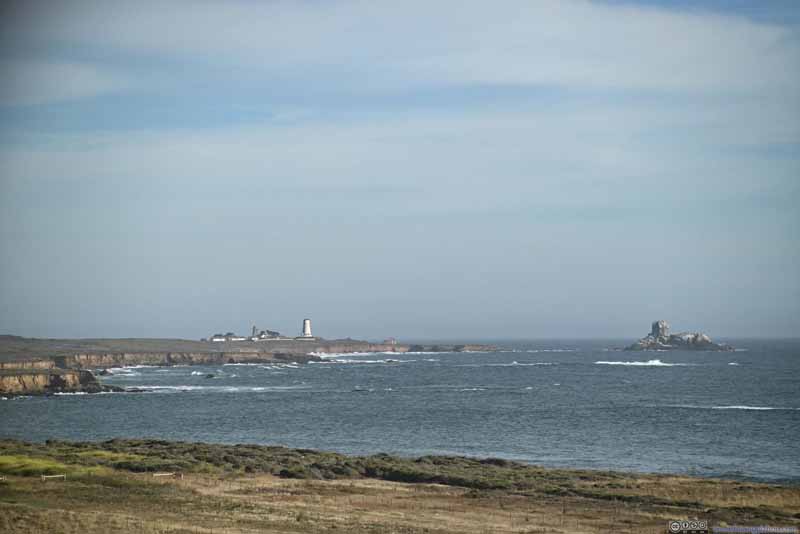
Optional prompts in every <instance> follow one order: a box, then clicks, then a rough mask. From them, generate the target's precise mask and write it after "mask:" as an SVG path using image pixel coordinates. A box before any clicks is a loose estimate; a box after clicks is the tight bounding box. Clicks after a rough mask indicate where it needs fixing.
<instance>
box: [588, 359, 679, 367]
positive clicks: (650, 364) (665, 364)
mask: <svg viewBox="0 0 800 534" xmlns="http://www.w3.org/2000/svg"><path fill="white" fill-rule="evenodd" d="M594 363H595V364H596V365H630V366H634V367H685V366H690V365H694V364H691V363H668V362H662V361H661V360H647V361H646V362H618V361H603V360H600V361H597V362H594Z"/></svg>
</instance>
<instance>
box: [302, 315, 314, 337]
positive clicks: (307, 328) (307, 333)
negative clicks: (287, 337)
mask: <svg viewBox="0 0 800 534" xmlns="http://www.w3.org/2000/svg"><path fill="white" fill-rule="evenodd" d="M303 337H314V336H312V335H311V319H303Z"/></svg>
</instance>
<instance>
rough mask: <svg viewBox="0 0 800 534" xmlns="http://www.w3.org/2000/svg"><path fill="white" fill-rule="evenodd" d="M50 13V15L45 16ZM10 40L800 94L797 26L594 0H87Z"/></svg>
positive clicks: (304, 67) (302, 73)
mask: <svg viewBox="0 0 800 534" xmlns="http://www.w3.org/2000/svg"><path fill="white" fill-rule="evenodd" d="M45 12H46V13H47V17H45V16H44V13H45ZM7 38H8V39H17V40H22V41H26V40H29V41H40V42H51V43H62V44H67V43H78V44H80V45H82V46H87V45H88V46H102V47H104V48H106V49H108V50H117V51H124V52H125V53H131V52H133V53H138V54H143V55H146V56H150V57H162V58H164V57H168V58H171V59H178V60H184V61H190V62H198V63H199V65H201V66H209V65H217V66H219V65H228V66H231V67H234V68H238V69H240V70H238V71H236V73H235V74H236V75H237V76H242V77H262V78H264V77H266V78H269V79H270V80H271V81H272V82H277V83H281V82H286V81H287V80H309V79H313V78H315V77H317V81H319V80H320V79H321V78H324V79H325V83H326V84H329V85H330V87H336V86H337V85H339V86H343V87H347V88H349V89H351V90H359V91H376V90H377V91H382V90H387V89H389V88H398V87H419V86H423V87H424V86H442V85H452V84H523V85H542V84H545V85H556V86H560V87H570V88H577V89H581V90H586V89H622V90H656V91H724V92H729V91H756V90H763V89H771V90H779V89H783V90H790V89H791V90H794V89H797V88H798V84H799V80H798V73H797V67H796V65H798V64H800V46H799V44H798V39H797V35H795V33H794V30H793V29H792V28H790V27H782V26H779V25H774V24H766V23H757V22H753V21H749V20H746V19H743V18H737V17H733V16H725V15H719V14H712V13H705V12H675V11H670V10H668V9H659V8H654V7H637V6H628V5H607V4H600V3H593V2H588V1H582V0H574V1H562V0H557V1H556V0H542V1H539V2H528V1H524V0H512V1H508V2H503V3H502V4H500V5H497V4H491V3H486V2H480V1H462V0H459V1H443V2H436V3H435V4H434V5H431V3H430V2H422V1H421V0H409V1H407V2H401V3H395V2H387V1H384V2H361V1H355V0H348V1H339V2H322V3H320V2H259V3H255V2H249V1H229V2H224V3H216V2H206V1H204V0H197V1H184V2H169V3H167V4H165V3H163V2H148V1H142V2H136V3H131V2H113V1H112V2H100V1H73V2H64V3H61V4H60V7H59V8H58V9H51V10H49V11H44V10H42V11H41V14H40V16H39V18H38V19H37V23H36V24H35V25H31V27H29V28H23V29H17V30H15V29H13V28H11V34H10V35H9V36H7Z"/></svg>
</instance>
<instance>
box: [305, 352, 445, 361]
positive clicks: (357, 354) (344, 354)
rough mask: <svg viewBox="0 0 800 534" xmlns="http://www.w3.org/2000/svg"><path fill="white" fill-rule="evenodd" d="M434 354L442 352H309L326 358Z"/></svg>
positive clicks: (310, 354)
mask: <svg viewBox="0 0 800 534" xmlns="http://www.w3.org/2000/svg"><path fill="white" fill-rule="evenodd" d="M432 354H442V353H441V352H421V351H420V352H416V351H409V352H399V351H398V352H393V351H383V352H309V353H308V355H309V356H318V357H320V358H322V359H324V360H329V359H335V358H357V357H360V356H425V355H432Z"/></svg>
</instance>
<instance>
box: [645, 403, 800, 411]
mask: <svg viewBox="0 0 800 534" xmlns="http://www.w3.org/2000/svg"><path fill="white" fill-rule="evenodd" d="M656 407H657V408H659V407H660V406H656ZM667 408H685V409H690V410H753V411H771V410H800V408H790V407H785V406H748V405H745V404H735V405H730V406H698V405H694V404H670V405H667Z"/></svg>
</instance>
